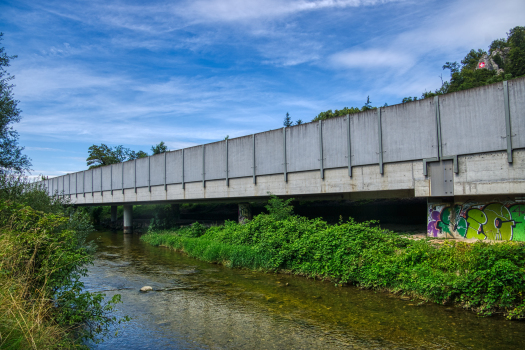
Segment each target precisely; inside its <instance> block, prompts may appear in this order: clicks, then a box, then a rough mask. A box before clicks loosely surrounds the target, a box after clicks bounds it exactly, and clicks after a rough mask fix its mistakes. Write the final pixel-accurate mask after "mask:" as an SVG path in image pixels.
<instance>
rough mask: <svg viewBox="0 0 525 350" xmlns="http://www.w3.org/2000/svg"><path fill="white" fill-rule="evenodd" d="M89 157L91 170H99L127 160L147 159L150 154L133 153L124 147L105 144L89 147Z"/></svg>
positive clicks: (87, 160)
mask: <svg viewBox="0 0 525 350" xmlns="http://www.w3.org/2000/svg"><path fill="white" fill-rule="evenodd" d="M88 153H89V155H88V157H87V159H86V162H87V165H88V166H89V169H93V168H98V167H101V166H105V165H110V164H116V163H122V162H124V161H127V160H133V159H139V158H144V157H147V156H148V154H147V153H146V152H144V151H138V152H135V151H132V150H130V149H129V148H126V147H124V146H122V145H118V146H116V147H115V148H113V147H109V146H107V145H105V144H103V143H102V144H101V145H100V146H97V145H93V146H91V147H89V150H88Z"/></svg>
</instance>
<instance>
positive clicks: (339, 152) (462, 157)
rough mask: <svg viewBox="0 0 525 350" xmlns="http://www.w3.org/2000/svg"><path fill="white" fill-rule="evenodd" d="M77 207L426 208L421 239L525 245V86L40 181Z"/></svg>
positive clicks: (492, 88) (127, 215) (507, 85)
mask: <svg viewBox="0 0 525 350" xmlns="http://www.w3.org/2000/svg"><path fill="white" fill-rule="evenodd" d="M41 183H42V184H43V185H44V186H45V187H46V188H47V189H48V191H49V194H50V195H52V194H58V195H63V196H66V197H69V198H70V199H71V202H72V203H73V204H75V205H113V206H115V205H124V220H125V224H124V226H125V227H127V226H130V225H128V224H129V222H130V220H131V213H132V205H133V204H147V203H176V202H195V201H236V202H250V201H254V200H260V199H261V198H266V197H268V194H269V193H272V194H275V195H278V196H293V197H295V198H304V199H350V200H353V199H356V200H357V199H368V198H407V197H426V198H428V234H429V235H431V236H434V237H442V236H450V237H452V236H453V237H458V238H461V237H463V238H478V239H495V240H497V239H507V240H509V239H511V240H525V203H523V202H524V197H525V78H521V79H515V80H511V81H508V82H507V81H505V82H503V83H497V84H492V85H488V86H483V87H479V88H475V89H470V90H466V91H461V92H456V93H451V94H447V95H442V96H436V97H434V98H428V99H424V100H420V101H415V102H410V103H406V104H399V105H394V106H389V107H381V108H377V109H375V110H370V111H365V112H361V113H357V114H351V115H349V116H346V117H339V118H333V119H328V120H324V121H320V122H312V123H307V124H302V125H298V126H293V127H288V128H283V129H277V130H271V131H267V132H262V133H257V134H253V135H248V136H244V137H239V138H234V139H229V140H224V141H220V142H214V143H210V144H205V145H199V146H195V147H190V148H186V149H181V150H177V151H171V152H166V153H163V154H160V155H155V156H151V157H147V158H142V159H137V160H134V161H128V162H124V163H119V164H113V165H110V166H105V167H100V168H95V169H91V170H86V171H82V172H77V173H73V174H67V175H64V176H60V177H56V178H52V179H49V180H45V181H41Z"/></svg>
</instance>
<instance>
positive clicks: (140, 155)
mask: <svg viewBox="0 0 525 350" xmlns="http://www.w3.org/2000/svg"><path fill="white" fill-rule="evenodd" d="M147 156H148V154H147V153H146V152H144V151H138V152H135V151H130V152H129V153H128V160H135V159H140V158H146V157H147Z"/></svg>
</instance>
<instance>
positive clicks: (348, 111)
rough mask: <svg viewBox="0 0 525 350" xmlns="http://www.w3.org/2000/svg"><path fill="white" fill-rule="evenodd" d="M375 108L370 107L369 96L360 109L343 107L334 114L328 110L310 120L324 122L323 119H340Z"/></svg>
mask: <svg viewBox="0 0 525 350" xmlns="http://www.w3.org/2000/svg"><path fill="white" fill-rule="evenodd" d="M385 105H386V104H385ZM376 108H377V107H372V101H370V96H368V97H367V98H366V103H365V104H364V106H363V107H361V108H358V107H350V108H348V107H345V108H343V109H336V110H335V112H332V110H331V109H329V110H327V111H326V112H321V113H319V114H318V115H317V116H316V117H315V118H314V119H312V121H313V122H316V121H319V120H325V119H330V118H334V117H342V116H345V115H347V114H354V113H359V112H364V111H368V110H371V109H376Z"/></svg>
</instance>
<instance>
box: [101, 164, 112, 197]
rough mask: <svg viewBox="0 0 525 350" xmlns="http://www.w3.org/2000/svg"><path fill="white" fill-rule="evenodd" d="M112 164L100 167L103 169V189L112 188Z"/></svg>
mask: <svg viewBox="0 0 525 350" xmlns="http://www.w3.org/2000/svg"><path fill="white" fill-rule="evenodd" d="M112 166H113V165H110V166H104V167H101V168H100V169H101V170H102V191H109V190H111V167H112Z"/></svg>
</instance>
